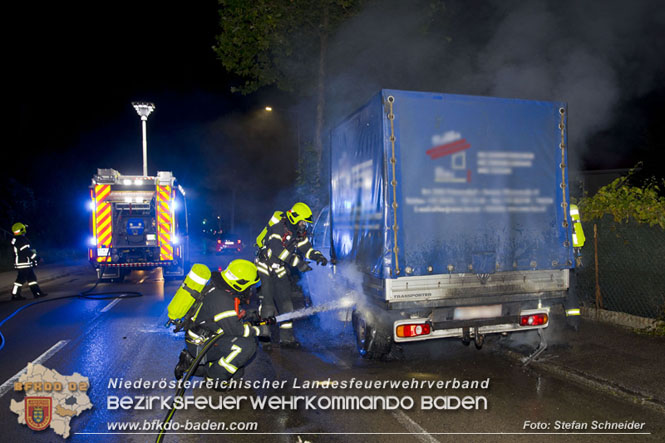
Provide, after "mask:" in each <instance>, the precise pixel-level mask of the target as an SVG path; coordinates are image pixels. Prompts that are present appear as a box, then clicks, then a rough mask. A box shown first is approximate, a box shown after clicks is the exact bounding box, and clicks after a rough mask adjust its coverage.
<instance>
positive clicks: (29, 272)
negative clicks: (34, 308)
mask: <svg viewBox="0 0 665 443" xmlns="http://www.w3.org/2000/svg"><path fill="white" fill-rule="evenodd" d="M17 271H18V275H17V276H16V281H15V282H14V287H13V288H12V297H14V298H17V297H20V296H21V286H23V284H24V283H27V284H28V287H29V288H30V290H31V291H32V295H33V296H34V297H35V298H37V297H41V296H42V291H41V289H39V285H38V284H37V276H36V275H35V271H34V270H33V269H32V268H19V269H17Z"/></svg>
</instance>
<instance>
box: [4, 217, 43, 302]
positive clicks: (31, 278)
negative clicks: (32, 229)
mask: <svg viewBox="0 0 665 443" xmlns="http://www.w3.org/2000/svg"><path fill="white" fill-rule="evenodd" d="M27 227H28V225H24V224H23V223H14V225H12V232H13V233H14V238H12V242H11V243H12V246H13V247H14V268H15V269H16V270H17V271H18V275H17V276H16V281H15V282H14V287H13V288H12V300H25V297H23V296H21V287H22V286H23V284H24V283H28V286H29V287H30V290H31V291H32V295H33V296H34V297H35V298H39V297H45V296H46V295H48V294H46V293H45V292H43V291H42V290H41V289H40V288H39V284H37V276H36V275H35V271H34V270H33V269H32V268H34V267H35V266H37V251H35V250H34V249H31V248H30V241H29V240H28V238H27V237H26V236H25V231H26V228H27Z"/></svg>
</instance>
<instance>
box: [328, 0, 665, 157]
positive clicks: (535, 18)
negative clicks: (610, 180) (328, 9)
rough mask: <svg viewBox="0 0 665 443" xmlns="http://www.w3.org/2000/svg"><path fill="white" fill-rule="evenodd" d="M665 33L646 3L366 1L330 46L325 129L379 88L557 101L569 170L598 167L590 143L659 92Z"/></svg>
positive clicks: (662, 15)
mask: <svg viewBox="0 0 665 443" xmlns="http://www.w3.org/2000/svg"><path fill="white" fill-rule="evenodd" d="M664 25H665V8H663V7H662V3H661V2H658V1H646V0H641V1H635V2H625V1H618V0H609V1H604V0H590V1H584V2H579V1H575V0H563V1H559V0H542V1H529V2H523V1H517V0H512V1H511V0H509V1H505V0H501V1H499V0H494V1H489V2H480V3H475V2H474V3H473V4H471V3H469V2H459V1H446V2H440V3H437V2H432V1H420V0H416V1H412V2H401V1H394V0H388V1H375V2H370V3H368V5H367V7H366V8H365V9H364V10H363V11H362V12H361V13H360V14H358V15H357V16H355V17H354V18H353V19H351V20H350V21H348V22H347V23H345V24H344V25H343V26H342V28H340V29H339V31H338V32H337V33H336V35H335V36H334V38H333V41H332V42H331V45H330V54H329V55H330V57H329V62H330V65H329V77H328V78H329V80H328V82H329V83H328V96H327V100H328V106H329V107H328V109H329V120H330V121H331V123H332V124H335V122H337V121H339V120H340V119H341V118H343V117H344V116H345V115H348V114H349V113H350V112H351V111H352V110H354V109H355V108H356V107H358V106H360V105H362V104H363V103H364V101H365V100H366V99H367V98H368V97H370V96H371V95H373V94H374V93H376V92H377V91H378V90H379V89H381V88H393V89H413V90H425V91H437V92H446V93H459V94H472V95H490V96H499V97H508V98H522V99H534V100H552V101H563V102H567V103H568V118H569V120H568V123H569V124H568V130H569V132H568V137H569V139H568V141H569V149H570V150H569V156H570V163H571V165H572V166H573V168H575V167H576V166H577V167H580V166H581V165H580V164H579V163H580V160H581V158H582V156H583V155H585V154H586V155H587V157H588V156H589V155H593V156H594V157H595V160H596V161H598V158H597V156H606V153H605V152H592V153H588V152H585V151H586V150H587V149H588V141H589V138H590V137H591V136H593V135H594V134H595V133H597V132H599V131H602V130H605V129H607V128H609V127H611V126H613V125H616V124H617V123H620V122H621V118H622V115H621V112H622V106H623V105H625V104H626V103H627V102H628V101H630V100H632V99H635V98H639V97H642V96H644V95H646V94H648V93H650V92H652V91H653V90H655V89H656V88H659V87H662V85H660V84H659V78H660V77H661V75H662V74H663V71H664V69H663V68H664V67H665V63H664V62H663V57H662V54H663V53H665V38H663V37H665V32H664V31H663V29H665V26H664ZM621 149H624V150H627V149H630V147H623V148H621ZM619 151H620V150H619ZM621 154H622V152H621V151H620V152H618V153H616V154H615V156H614V157H613V156H612V155H609V156H606V161H605V162H606V163H607V166H610V167H611V166H612V163H613V162H616V161H617V160H619V158H620V156H621ZM601 163H602V161H601ZM601 166H602V164H601Z"/></svg>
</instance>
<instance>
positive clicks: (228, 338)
mask: <svg viewBox="0 0 665 443" xmlns="http://www.w3.org/2000/svg"><path fill="white" fill-rule="evenodd" d="M194 266H200V267H202V268H205V270H206V271H207V272H208V275H209V276H210V281H209V282H208V284H207V285H206V286H205V287H203V289H202V290H201V291H200V294H197V291H196V289H194V290H191V289H187V290H188V291H191V293H192V295H193V296H195V297H196V295H198V296H199V297H200V298H199V297H196V298H197V303H194V305H193V309H192V310H193V315H191V316H190V317H189V318H187V319H186V324H187V325H186V326H185V327H184V329H185V342H186V348H185V349H183V350H182V352H181V353H180V358H179V361H178V364H177V366H176V368H175V371H174V372H175V377H176V378H177V379H181V378H182V377H183V375H184V373H185V371H187V369H188V368H189V367H190V366H191V364H192V362H193V361H194V359H195V357H196V355H197V354H198V353H199V351H200V350H201V349H202V348H203V347H204V346H205V344H206V342H207V341H208V340H210V339H211V338H212V337H213V336H215V335H218V334H223V336H222V337H221V338H220V339H219V340H217V342H216V343H215V345H214V346H212V348H211V349H209V350H208V352H207V354H206V356H205V357H204V358H203V359H202V360H201V362H200V364H199V366H198V368H196V371H195V372H194V374H193V375H195V376H198V377H205V378H206V379H208V380H218V381H225V380H229V379H231V378H232V377H234V376H235V377H241V376H242V374H243V368H244V367H245V366H246V365H247V364H249V362H250V361H251V360H252V358H253V357H254V354H255V353H256V349H257V343H256V342H257V337H258V336H260V335H262V332H263V333H264V334H267V333H268V328H267V326H265V325H263V326H254V325H252V324H251V323H250V322H249V321H247V320H248V318H247V317H248V316H247V315H246V313H245V311H244V310H242V309H241V305H243V304H247V303H249V297H250V294H251V292H250V291H251V287H252V286H253V285H255V284H256V283H258V281H259V278H258V275H257V271H256V266H255V265H254V263H252V262H250V261H247V260H234V261H232V262H231V263H230V264H229V266H228V267H227V268H226V270H224V271H222V272H221V273H220V272H212V273H210V271H208V270H207V268H206V267H205V266H203V265H194ZM195 271H196V269H194V267H193V268H192V272H190V273H189V274H188V276H187V278H189V279H193V280H194V282H193V284H194V285H195V284H196V282H198V283H199V284H200V285H201V286H202V285H205V282H206V280H207V276H202V275H197V274H196V272H195ZM190 286H192V285H190ZM187 287H188V285H187V279H186V280H185V283H183V286H182V287H181V288H187ZM176 295H177V294H176ZM174 301H175V297H174ZM172 303H173V302H172ZM190 312H191V311H190Z"/></svg>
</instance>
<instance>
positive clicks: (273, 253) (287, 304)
mask: <svg viewBox="0 0 665 443" xmlns="http://www.w3.org/2000/svg"><path fill="white" fill-rule="evenodd" d="M279 215H281V216H280V217H278V216H279ZM273 219H274V220H273ZM308 223H312V210H311V209H310V208H309V206H307V205H306V204H305V203H296V204H294V205H293V207H292V208H291V209H290V210H288V211H286V213H279V212H276V213H275V214H274V215H273V218H272V219H271V220H270V223H269V226H268V227H267V228H266V229H265V234H263V232H262V233H261V234H262V235H259V238H257V244H258V246H259V248H260V249H259V253H258V256H257V259H256V266H257V269H258V271H259V273H260V274H261V306H260V308H259V314H260V315H261V317H263V318H267V317H272V316H274V315H275V314H276V313H279V314H285V313H287V312H291V311H293V302H292V300H291V284H290V282H289V278H288V271H289V267H294V268H297V269H298V270H300V271H301V272H304V271H307V270H309V269H311V268H310V267H309V265H308V264H307V260H314V261H315V262H316V263H318V264H319V265H322V266H325V265H327V264H328V260H327V259H326V258H325V256H324V255H323V254H322V253H321V252H319V251H317V250H315V249H314V248H313V247H312V244H311V243H310V241H309V239H308V238H307V224H308ZM279 336H280V343H281V346H283V347H292V348H299V347H300V343H299V342H298V341H297V340H296V339H295V336H294V335H293V322H291V321H285V322H282V323H280V325H279ZM264 349H265V350H270V349H271V345H270V342H268V343H266V344H264Z"/></svg>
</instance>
